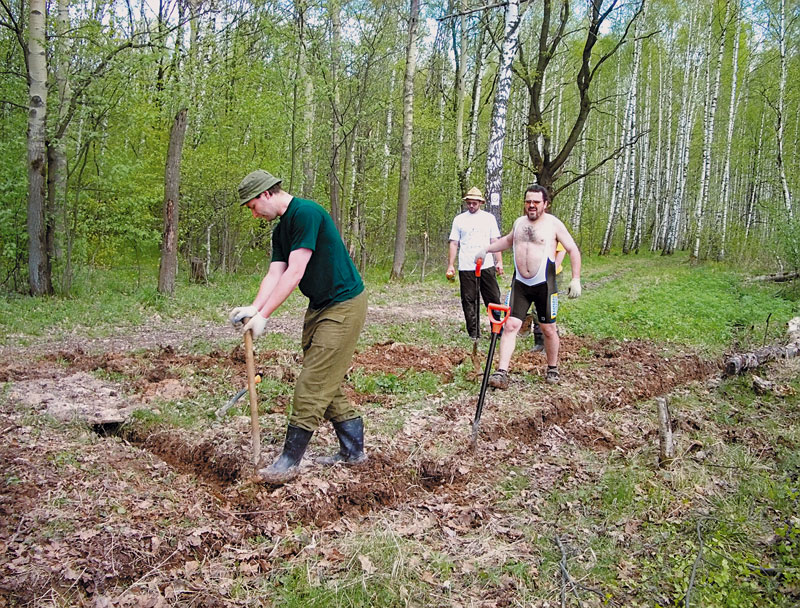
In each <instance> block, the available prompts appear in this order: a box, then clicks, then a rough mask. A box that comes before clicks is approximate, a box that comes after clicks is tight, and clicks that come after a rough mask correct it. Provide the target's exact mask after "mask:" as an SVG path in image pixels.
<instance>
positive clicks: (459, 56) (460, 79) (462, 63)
mask: <svg viewBox="0 0 800 608" xmlns="http://www.w3.org/2000/svg"><path fill="white" fill-rule="evenodd" d="M459 6H460V10H461V12H462V13H463V12H464V10H465V9H466V2H465V0H461V2H460V4H459ZM458 26H459V27H458V31H459V36H458V46H457V47H456V44H455V42H456V32H455V30H456V20H455V19H454V20H453V22H452V25H451V27H452V28H453V53H454V55H455V58H456V82H455V111H456V179H457V180H458V189H459V192H460V194H461V196H464V194H466V192H467V189H468V187H467V184H466V181H465V179H464V178H465V165H464V106H465V105H466V98H467V95H466V86H464V78H465V76H466V73H467V27H466V26H467V23H466V17H465V16H464V15H463V14H462V15H461V16H460V17H459V19H458Z"/></svg>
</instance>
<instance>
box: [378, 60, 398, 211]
mask: <svg viewBox="0 0 800 608" xmlns="http://www.w3.org/2000/svg"><path fill="white" fill-rule="evenodd" d="M395 81H396V72H395V70H394V67H392V69H391V74H390V76H389V105H388V107H387V108H386V133H385V137H384V139H383V193H384V196H385V197H386V199H387V200H388V199H389V169H390V168H391V164H392V163H391V158H392V148H391V141H392V121H393V120H394V114H393V109H394V87H395ZM385 213H386V205H381V224H383V220H384V217H385V216H384V214H385Z"/></svg>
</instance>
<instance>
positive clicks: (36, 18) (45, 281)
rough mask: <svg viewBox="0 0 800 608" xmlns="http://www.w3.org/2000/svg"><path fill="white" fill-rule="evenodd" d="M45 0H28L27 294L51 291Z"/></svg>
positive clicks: (42, 293)
mask: <svg viewBox="0 0 800 608" xmlns="http://www.w3.org/2000/svg"><path fill="white" fill-rule="evenodd" d="M45 4H46V3H45V1H44V0H30V9H29V21H28V40H27V49H26V52H27V64H28V286H29V288H30V292H31V295H34V296H41V295H46V294H51V293H53V284H52V273H51V265H50V254H49V251H48V247H47V222H48V221H49V220H48V218H47V214H46V210H45V186H46V183H47V176H46V171H47V158H46V149H45V137H46V133H45V131H46V127H47V54H46V53H45V21H46V13H45Z"/></svg>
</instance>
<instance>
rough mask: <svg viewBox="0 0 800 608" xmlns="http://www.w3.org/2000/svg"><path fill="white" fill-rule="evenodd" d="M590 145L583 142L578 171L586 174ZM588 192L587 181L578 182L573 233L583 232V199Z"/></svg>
mask: <svg viewBox="0 0 800 608" xmlns="http://www.w3.org/2000/svg"><path fill="white" fill-rule="evenodd" d="M588 147H589V146H588V145H587V144H586V142H583V145H582V146H581V160H580V165H579V169H578V171H580V172H581V173H586V154H587V149H588ZM585 191H586V180H585V179H582V180H581V181H579V182H578V198H577V200H576V201H575V209H573V210H572V222H571V223H572V231H573V232H575V233H579V232H580V231H581V221H582V219H583V197H584V193H585Z"/></svg>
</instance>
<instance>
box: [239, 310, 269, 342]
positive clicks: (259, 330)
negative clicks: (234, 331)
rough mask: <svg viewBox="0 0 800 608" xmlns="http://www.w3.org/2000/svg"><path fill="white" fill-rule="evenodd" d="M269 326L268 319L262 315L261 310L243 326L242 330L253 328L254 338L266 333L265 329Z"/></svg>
mask: <svg viewBox="0 0 800 608" xmlns="http://www.w3.org/2000/svg"><path fill="white" fill-rule="evenodd" d="M266 328H267V319H266V318H265V317H262V316H261V313H260V312H257V313H256V314H255V316H253V318H252V319H250V320H249V321H248V322H247V324H246V325H245V326H244V327H243V328H242V331H244V332H247V331H248V330H252V332H253V338H258V337H259V336H260V335H261V334H263V333H264V330H265V329H266Z"/></svg>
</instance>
